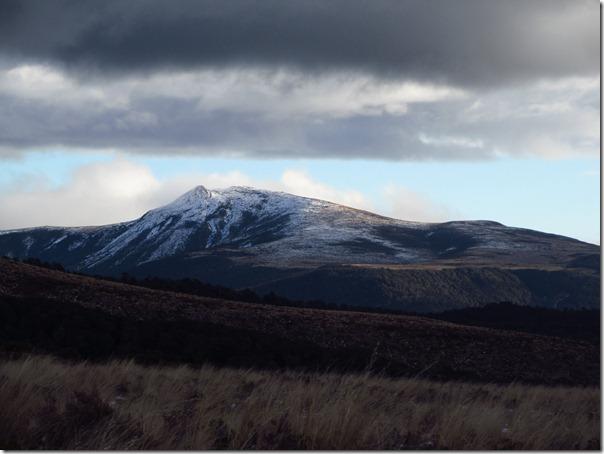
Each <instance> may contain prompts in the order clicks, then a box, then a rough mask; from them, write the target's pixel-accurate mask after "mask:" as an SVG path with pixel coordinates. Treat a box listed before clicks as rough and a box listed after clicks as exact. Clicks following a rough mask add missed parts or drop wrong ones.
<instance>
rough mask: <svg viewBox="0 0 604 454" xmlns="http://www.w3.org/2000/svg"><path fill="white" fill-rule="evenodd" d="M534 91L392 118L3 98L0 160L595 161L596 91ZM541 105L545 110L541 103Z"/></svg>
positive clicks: (163, 100) (177, 102)
mask: <svg viewBox="0 0 604 454" xmlns="http://www.w3.org/2000/svg"><path fill="white" fill-rule="evenodd" d="M590 87H591V86H590ZM540 90H541V91H540ZM540 90H539V89H536V88H535V87H528V88H526V89H524V90H520V89H518V90H516V91H513V90H512V91H509V90H508V91H502V92H494V93H490V94H488V95H485V97H484V98H480V97H478V98H477V97H469V98H463V99H456V100H445V101H439V102H427V103H423V102H420V103H413V104H411V105H410V106H409V109H408V111H407V112H406V113H405V114H402V115H390V114H380V115H363V114H355V115H351V116H345V117H338V116H336V117H334V116H330V115H313V114H308V115H307V114H304V115H289V114H284V115H273V114H272V112H271V109H270V107H269V108H267V110H262V109H261V108H259V110H257V111H246V110H244V111H236V110H224V109H211V110H203V109H200V108H199V103H198V100H196V99H183V98H176V97H168V96H164V97H139V98H132V99H130V101H129V103H128V105H127V107H119V106H118V107H115V106H112V105H109V106H104V107H103V106H101V105H99V104H94V103H90V102H78V103H76V104H73V105H70V104H60V103H45V102H40V101H28V100H24V99H21V98H13V97H10V95H6V94H5V95H3V96H2V97H0V137H1V138H2V140H1V145H2V146H3V148H0V154H2V155H3V156H5V157H8V156H9V155H10V154H11V150H13V151H14V150H27V149H36V148H48V147H52V146H56V147H61V148H65V147H67V148H72V149H80V150H86V149H103V148H113V149H119V150H124V151H129V152H134V153H137V152H141V153H158V154H166V153H181V154H186V153H189V154H197V155H201V156H203V155H206V156H208V155H212V156H216V155H236V156H242V157H250V158H275V157H277V158H283V157H286V158H303V157H305V158H325V157H332V158H334V157H335V158H344V159H355V158H358V159H386V160H425V159H429V160H451V159H456V160H460V159H461V160H477V159H478V160H483V159H492V158H495V157H497V156H498V155H499V154H506V155H532V156H543V155H572V154H588V155H593V156H595V155H597V153H598V150H599V140H598V117H599V110H598V108H597V106H592V105H591V104H585V102H584V98H585V96H586V95H585V93H586V92H587V93H591V96H592V97H595V96H597V91H598V89H597V87H591V88H589V87H588V88H583V89H577V88H572V87H562V88H560V89H557V90H554V91H551V90H549V91H548V90H545V89H540ZM543 90H544V91H543ZM560 91H563V92H564V93H565V96H566V98H561V97H560ZM570 93H575V94H574V96H570ZM550 98H551V103H548V102H546V101H547V100H548V99H550ZM559 99H563V101H564V102H562V101H559ZM260 107H262V106H260Z"/></svg>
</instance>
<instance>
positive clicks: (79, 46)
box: [0, 0, 599, 86]
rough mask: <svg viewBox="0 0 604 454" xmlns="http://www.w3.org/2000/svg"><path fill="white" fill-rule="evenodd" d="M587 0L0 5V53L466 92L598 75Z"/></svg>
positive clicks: (97, 69)
mask: <svg viewBox="0 0 604 454" xmlns="http://www.w3.org/2000/svg"><path fill="white" fill-rule="evenodd" d="M598 8H599V5H598V2H597V1H595V0H589V1H584V0H569V1H559V0H498V1H485V0H459V1H452V0H412V1H404V0H394V1H390V0H367V1H360V0H356V1H355V0H321V1H313V0H294V1H284V0H263V1H252V0H247V1H244V0H229V1H222V0H217V1H201V0H194V1H184V0H171V1H153V0H143V1H136V0H127V1H126V0H123V1H103V2H100V1H96V0H84V1H69V0H47V1H33V0H19V1H12V0H3V1H2V2H0V52H1V53H3V54H4V55H5V57H8V56H10V57H12V58H16V59H25V60H32V61H49V62H51V63H57V64H61V65H65V66H66V67H68V68H72V69H75V70H77V71H83V70H84V71H92V72H93V73H97V74H98V73H100V74H103V75H105V74H120V73H127V72H133V71H135V72H137V71H149V70H156V69H182V68H195V67H220V66H229V65H234V66H247V65H251V66H258V65H260V66H293V67H296V68H298V69H300V68H302V69H303V70H304V71H308V72H322V71H328V70H344V71H347V70H352V71H362V72H369V73H372V74H377V75H380V76H382V77H393V78H398V77H411V78H417V79H422V80H433V81H440V82H446V83H453V84H456V85H463V86H483V85H484V86H493V85H502V84H508V83H514V82H517V81H524V80H527V79H534V78H541V77H552V78H555V77H563V76H572V75H594V74H597V72H598V69H599V68H598V59H599V40H598V36H599V9H598Z"/></svg>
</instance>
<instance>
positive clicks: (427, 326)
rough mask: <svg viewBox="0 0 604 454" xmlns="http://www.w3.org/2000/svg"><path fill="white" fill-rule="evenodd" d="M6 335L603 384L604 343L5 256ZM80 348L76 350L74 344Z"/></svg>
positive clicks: (18, 345) (268, 363) (246, 360)
mask: <svg viewBox="0 0 604 454" xmlns="http://www.w3.org/2000/svg"><path fill="white" fill-rule="evenodd" d="M0 345H1V346H2V349H3V350H4V351H7V350H8V351H13V352H16V351H20V352H24V351H25V352H27V351H40V352H49V353H54V354H60V355H63V356H69V357H77V358H83V359H88V358H90V357H93V356H96V357H97V359H103V358H108V357H111V356H113V357H115V356H119V357H122V358H132V357H134V358H138V359H141V360H150V361H172V362H183V363H184V362H186V363H194V364H203V363H206V362H208V361H210V362H212V363H214V364H219V365H227V366H236V367H241V366H243V367H271V368H292V367H296V368H304V369H311V370H316V369H324V368H327V367H337V368H338V369H339V370H346V371H348V370H357V371H358V370H365V369H366V368H367V367H368V366H371V367H372V370H374V371H384V372H386V373H388V374H390V375H395V376H414V375H416V374H421V376H422V377H425V378H433V379H438V380H451V379H455V380H466V381H467V380H472V381H483V382H500V383H509V382H511V381H522V382H526V383H535V384H550V385H553V384H566V385H577V384H581V385H595V384H596V383H598V382H599V349H598V346H597V345H593V344H589V343H587V342H581V341H575V340H570V339H560V338H556V337H547V336H539V335H531V334H525V333H514V332H510V331H507V332H506V331H499V330H494V329H487V328H479V327H473V326H461V325H455V324H452V323H447V322H443V321H438V320H431V319H426V318H422V317H413V316H402V315H385V314H368V313H357V312H346V313H342V312H337V311H328V310H311V309H301V308H290V307H275V306H266V305H260V304H246V303H237V302H232V301H225V300H218V299H213V298H202V297H195V296H192V295H184V294H178V293H172V292H166V291H158V290H151V289H145V288H141V287H136V286H131V285H125V284H121V283H113V282H107V281H103V280H99V279H93V278H88V277H84V276H77V275H71V274H67V273H62V272H60V271H54V270H47V269H44V268H40V267H35V266H30V265H26V264H22V263H16V262H11V261H8V260H0ZM74 352H75V353H77V354H73V353H74Z"/></svg>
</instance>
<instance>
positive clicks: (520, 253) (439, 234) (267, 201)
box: [0, 186, 599, 310]
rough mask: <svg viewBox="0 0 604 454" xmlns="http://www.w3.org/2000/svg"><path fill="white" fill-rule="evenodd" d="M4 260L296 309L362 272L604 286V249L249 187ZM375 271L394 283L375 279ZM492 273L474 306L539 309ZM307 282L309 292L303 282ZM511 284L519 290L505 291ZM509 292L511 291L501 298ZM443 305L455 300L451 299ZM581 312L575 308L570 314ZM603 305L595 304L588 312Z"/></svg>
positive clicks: (57, 236)
mask: <svg viewBox="0 0 604 454" xmlns="http://www.w3.org/2000/svg"><path fill="white" fill-rule="evenodd" d="M0 254H2V255H7V256H9V257H18V258H23V257H37V258H40V259H42V260H47V261H55V262H60V263H62V264H63V265H64V266H66V267H67V268H69V269H72V270H76V271H82V272H86V273H95V274H113V275H115V274H119V273H122V272H131V273H134V274H138V275H144V274H151V275H160V276H169V277H198V278H200V279H202V280H207V281H210V282H215V283H220V284H225V285H231V286H235V287H244V286H251V287H256V288H258V289H259V290H261V291H267V292H268V291H271V290H275V289H279V291H280V292H282V293H286V294H289V296H292V297H296V296H295V295H291V291H290V290H291V289H293V288H296V287H297V286H298V287H300V286H305V288H307V289H312V288H315V287H317V286H316V285H312V284H313V283H312V282H311V283H310V285H309V284H308V282H307V280H308V276H311V277H312V276H313V274H309V273H313V272H314V273H315V274H316V273H317V272H318V273H320V274H321V273H324V270H325V267H326V266H327V267H329V270H330V272H331V273H332V274H333V272H334V271H333V270H336V272H338V273H339V276H340V277H342V276H344V275H349V274H350V270H351V269H353V270H354V273H362V275H363V278H368V276H369V277H370V276H372V275H377V277H376V278H375V279H373V280H372V285H373V284H375V285H377V286H378V287H379V286H380V285H381V284H380V282H381V281H383V280H384V276H385V275H388V274H389V273H390V274H391V271H384V270H383V269H382V268H384V269H389V270H392V269H396V272H395V274H398V275H400V276H403V275H405V273H406V274H407V275H409V272H408V271H405V268H404V267H419V268H420V269H422V268H423V267H435V266H436V267H454V268H460V267H471V268H473V269H482V268H484V267H490V268H498V269H505V270H509V269H511V268H519V267H525V268H532V269H540V270H548V271H560V270H565V272H571V273H572V272H573V271H568V269H571V268H573V269H576V268H578V269H580V270H582V271H581V272H582V273H583V274H585V273H588V274H590V275H591V276H592V280H593V279H598V280H599V276H596V275H595V273H596V271H595V270H596V268H597V264H598V263H599V248H598V247H597V246H594V245H591V244H587V243H583V242H580V241H577V240H573V239H571V238H566V237H562V236H558V235H552V234H546V233H542V232H537V231H533V230H527V229H519V228H511V227H506V226H504V225H502V224H499V223H496V222H492V221H458V222H446V223H439V224H437V223H418V222H408V221H401V220H396V219H391V218H386V217H383V216H379V215H376V214H372V213H369V212H366V211H361V210H356V209H353V208H349V207H344V206H341V205H337V204H334V203H330V202H325V201H321V200H316V199H309V198H304V197H298V196H294V195H291V194H285V193H278V192H271V191H261V190H254V189H251V188H245V187H232V188H229V189H225V190H218V191H215V190H212V191H210V190H207V189H205V188H204V187H202V186H198V187H196V188H194V189H192V190H191V191H189V192H187V193H186V194H184V195H182V196H181V197H179V198H178V199H177V200H175V201H174V202H172V203H170V204H168V205H166V206H163V207H160V208H157V209H154V210H151V211H149V212H147V213H146V214H145V215H143V216H142V217H141V218H139V219H136V220H134V221H130V222H125V223H120V224H114V225H107V226H99V227H76V228H59V227H40V228H33V229H22V230H13V231H4V232H0ZM594 265H595V266H594ZM375 267H377V268H378V269H381V270H382V271H375V270H374V269H375ZM393 267H394V268H393ZM396 267H400V268H396ZM338 270H339V271H338ZM342 270H344V271H345V273H344V274H342ZM451 273H453V274H455V273H454V272H449V274H451ZM485 273H486V272H485V271H474V274H476V277H472V279H471V280H472V282H470V283H468V282H467V280H466V282H465V283H463V282H464V280H463V279H462V280H461V281H459V282H460V285H462V286H465V287H463V288H462V289H465V290H472V289H481V290H480V292H479V293H481V295H482V296H476V297H475V296H472V297H468V298H464V301H466V300H467V301H469V303H468V304H470V305H476V304H483V303H486V302H495V301H500V300H501V298H505V299H509V300H513V301H515V302H519V303H521V304H534V303H535V299H534V298H532V297H531V296H530V295H531V294H532V293H534V292H533V291H532V290H530V289H529V290H526V289H524V288H520V287H518V286H517V285H515V284H514V283H513V282H512V281H514V282H516V281H518V280H519V279H520V281H522V282H524V281H523V279H522V278H518V276H512V275H509V271H506V273H508V275H506V277H505V278H503V279H499V278H498V277H494V274H493V273H490V274H488V273H486V274H485ZM445 274H446V273H445ZM445 274H443V276H444V275H445ZM299 278H303V279H302V281H299V280H296V279H299ZM292 279H294V282H293V283H292ZM353 279H354V278H353ZM402 279H403V281H405V278H404V277H403V278H402ZM453 279H454V280H455V279H457V277H454V278H453ZM493 279H494V281H493ZM337 280H338V279H335V280H333V282H336V281H337ZM342 280H345V279H343V278H342V279H340V281H342ZM399 280H400V279H399ZM421 280H422V279H420V281H421ZM445 281H446V280H445ZM445 281H443V282H445ZM474 281H476V282H474ZM480 281H484V282H483V284H484V285H481V282H480ZM507 281H510V282H512V283H511V284H509V283H507V284H505V283H504V282H507ZM522 282H521V283H522ZM338 285H340V284H338ZM341 285H346V284H345V283H343V284H341ZM423 285H424V288H425V289H426V290H428V288H427V287H426V286H432V287H434V285H433V284H431V283H430V279H428V280H427V281H426V284H423ZM468 285H469V286H470V287H468ZM510 285H511V287H510ZM522 285H524V286H525V287H526V286H529V287H530V286H531V285H533V284H531V283H525V284H522ZM522 285H521V287H522ZM397 286H398V287H401V285H399V284H397V285H395V287H397ZM369 287H371V285H369ZM403 287H405V285H403ZM412 287H413V286H412ZM420 287H421V285H420ZM504 287H505V288H506V289H508V290H507V291H506V292H503V293H501V295H498V292H499V291H500V290H503V289H504ZM498 289H499V290H498ZM509 289H511V290H509ZM336 290H337V289H336ZM413 292H414V293H418V292H419V293H418V295H419V297H418V298H416V300H417V301H415V303H417V304H416V305H418V304H419V306H420V308H421V306H422V305H425V304H428V305H430V304H432V306H434V304H433V303H434V302H432V303H430V302H429V301H428V302H426V301H427V300H426V298H423V297H422V290H421V288H420V289H419V290H413ZM489 292H490V293H489ZM527 292H528V293H527ZM307 293H309V292H307ZM395 293H396V292H395ZM403 293H404V292H403ZM407 293H408V292H407ZM567 293H568V292H567ZM571 293H572V292H571ZM489 294H493V300H490V301H487V300H486V298H487V297H488V295H489ZM527 294H528V295H529V296H527ZM308 296H309V297H315V298H324V299H327V300H330V299H331V300H332V301H333V300H334V298H333V297H331V296H329V292H325V291H314V292H313V291H311V292H310V293H309V295H308ZM437 296H438V295H437ZM443 296H444V297H445V298H446V297H447V296H448V295H447V293H446V292H445V293H444V294H443ZM372 298H373V299H374V300H375V301H373V302H372V303H371V304H372V305H386V306H391V305H394V306H397V307H398V306H400V304H399V303H400V301H398V300H397V297H396V295H394V299H392V298H390V300H392V301H390V300H388V301H385V300H384V298H383V297H382V296H380V292H376V293H373V294H371V295H370V296H368V297H366V298H364V301H365V300H371V299H372ZM406 298H407V300H408V299H409V298H408V295H407V297H406ZM422 298H423V299H422ZM430 298H432V299H434V297H433V296H431V297H430ZM430 298H429V299H430ZM336 299H337V298H336ZM558 299H559V298H558ZM353 300H354V298H353ZM422 301H423V302H422ZM357 303H358V302H357ZM401 304H402V303H401ZM464 304H466V303H463V302H462V303H460V304H458V305H456V306H455V307H459V306H460V305H461V306H463V305H464ZM556 304H557V303H556ZM556 304H554V306H556ZM575 304H576V303H575V302H574V300H573V302H571V303H569V304H567V305H570V306H573V305H575ZM593 304H594V302H593V298H592V299H591V300H590V301H587V302H586V303H585V306H593ZM441 305H444V306H446V305H447V302H446V301H444V302H442V304H441ZM562 306H564V304H563V305H562ZM556 307H557V306H556ZM414 310H417V308H414Z"/></svg>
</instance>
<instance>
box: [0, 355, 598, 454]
mask: <svg viewBox="0 0 604 454" xmlns="http://www.w3.org/2000/svg"><path fill="white" fill-rule="evenodd" d="M0 409H1V410H0V427H2V431H0V448H8V449H39V448H44V449H58V448H68V449H209V448H229V449H246V448H247V449H289V448H305V449H379V448H381V449H418V448H419V449H428V448H436V449H598V448H599V446H600V401H599V390H598V389H596V388H561V387H555V388H554V387H543V386H524V385H519V384H511V385H506V386H497V385H493V384H468V383H461V382H448V383H439V382H432V381H427V380H420V379H390V378H385V377H376V376H371V375H368V374H335V373H322V374H320V373H313V374H310V373H300V372H291V371H282V372H266V371H265V372H263V371H257V370H249V369H248V370H236V369H227V368H224V369H217V368H214V367H211V366H203V367H201V368H199V369H192V368H189V367H186V366H181V367H163V368H159V367H152V368H148V367H143V366H141V365H138V364H136V363H134V362H132V361H111V362H108V363H105V364H101V365H94V364H89V363H75V364H69V363H63V362H59V361H57V360H56V359H53V358H51V357H48V356H31V357H28V358H23V359H19V360H11V361H5V362H4V363H2V364H0Z"/></svg>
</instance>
